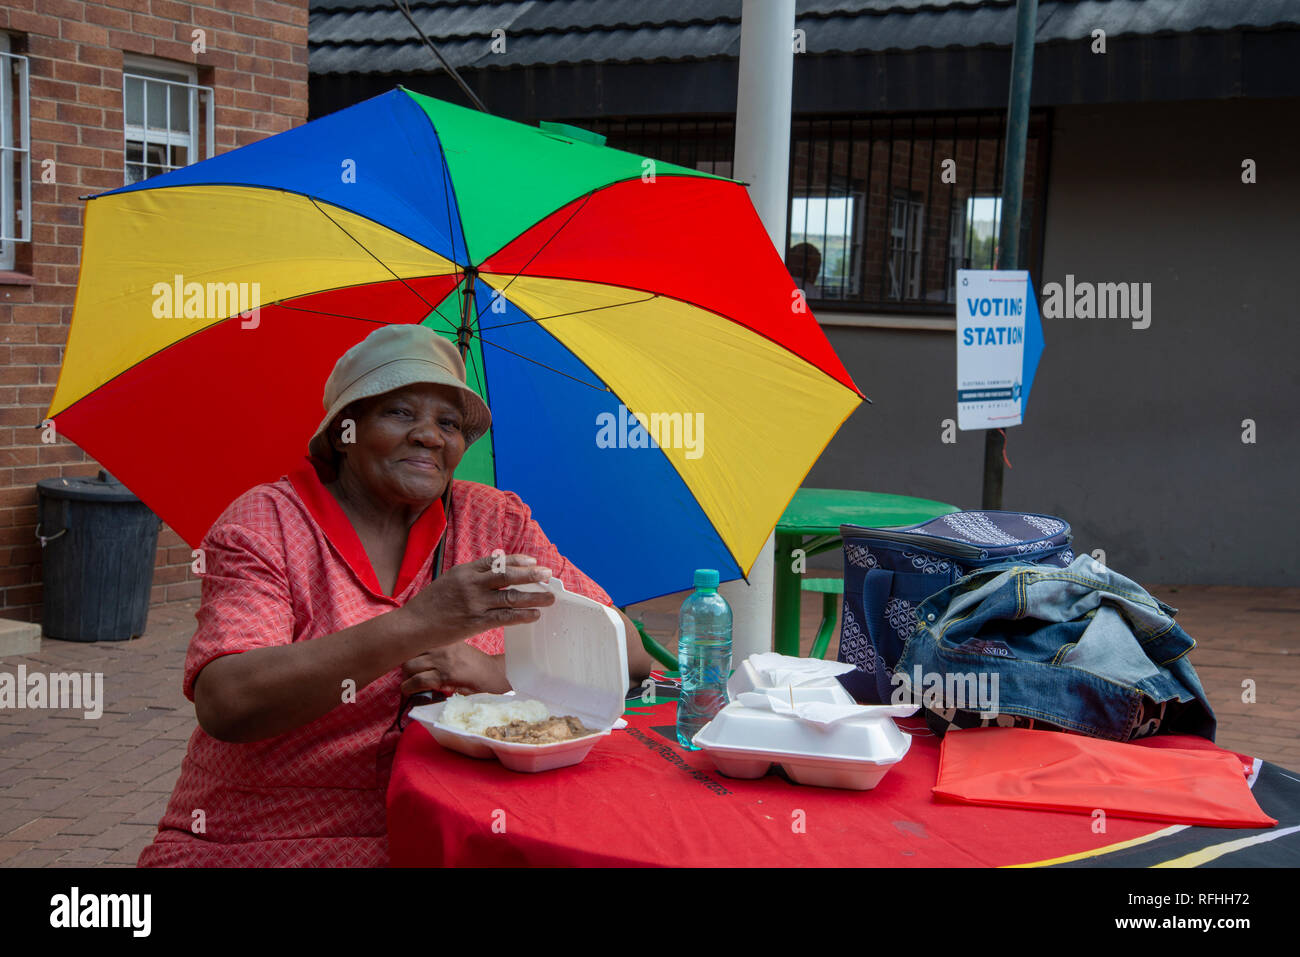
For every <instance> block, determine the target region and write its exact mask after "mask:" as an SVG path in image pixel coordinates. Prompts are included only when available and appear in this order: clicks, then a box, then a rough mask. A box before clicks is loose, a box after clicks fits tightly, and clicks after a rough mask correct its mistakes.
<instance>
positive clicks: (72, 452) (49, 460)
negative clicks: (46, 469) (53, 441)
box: [39, 445, 86, 465]
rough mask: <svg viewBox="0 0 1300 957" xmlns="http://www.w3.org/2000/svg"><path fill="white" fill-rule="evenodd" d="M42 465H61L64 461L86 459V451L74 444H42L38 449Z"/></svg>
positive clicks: (81, 460)
mask: <svg viewBox="0 0 1300 957" xmlns="http://www.w3.org/2000/svg"><path fill="white" fill-rule="evenodd" d="M39 457H40V463H41V464H42V465H61V464H63V463H65V462H76V463H81V462H85V461H86V453H85V452H83V451H82V450H81V449H79V448H77V447H76V446H75V445H42V446H41V447H40V449H39Z"/></svg>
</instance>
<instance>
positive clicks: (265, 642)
mask: <svg viewBox="0 0 1300 957" xmlns="http://www.w3.org/2000/svg"><path fill="white" fill-rule="evenodd" d="M325 408H326V410H327V411H326V415H325V418H324V420H323V421H322V422H321V425H320V428H319V429H318V430H317V432H316V434H315V435H314V436H313V437H312V440H311V442H310V443H309V446H308V450H309V452H310V453H311V454H310V456H309V457H308V459H307V460H306V461H305V462H304V465H303V467H301V468H300V469H299V470H297V471H295V472H294V473H293V474H291V475H289V476H286V477H284V478H281V479H280V480H279V481H278V482H272V483H268V484H265V485H259V486H257V487H255V488H253V489H251V490H250V491H248V492H246V493H245V494H244V495H242V496H240V497H239V498H238V499H236V500H235V502H233V503H232V504H231V505H230V507H229V508H228V509H226V511H225V513H224V514H222V516H221V517H220V518H219V519H217V521H216V522H215V523H214V524H213V526H212V528H211V529H210V530H209V532H208V534H207V536H206V537H205V538H204V540H203V543H202V549H203V555H204V560H205V565H206V570H205V573H204V576H203V599H202V604H201V605H200V607H199V611H198V616H197V617H198V630H197V631H196V632H195V634H194V637H193V639H192V640H191V642H190V647H189V653H188V655H187V657H186V661H185V678H184V691H185V695H186V697H188V698H190V699H191V700H192V701H193V702H194V710H195V712H196V714H197V717H198V721H199V728H198V729H196V730H195V732H194V734H193V736H192V737H191V738H190V743H189V751H188V753H187V755H186V757H185V761H184V763H183V765H182V767H181V775H180V778H179V780H178V781H177V782H176V789H175V791H174V792H173V793H172V797H171V801H170V802H169V803H168V806H167V810H166V812H165V813H164V815H163V818H162V821H161V823H160V824H159V828H158V834H157V837H156V838H155V840H154V843H153V844H151V845H150V846H149V847H147V848H145V850H144V851H143V853H141V855H140V860H139V864H140V865H141V866H168V865H171V866H205V865H206V866H258V865H271V866H296V865H361V866H377V865H379V866H381V865H384V864H386V863H387V862H388V845H387V837H386V834H385V821H384V796H385V791H386V789H387V785H388V777H389V771H390V769H391V764H392V758H393V752H394V751H395V750H396V747H397V741H398V737H399V736H400V730H399V722H398V721H397V720H396V719H397V718H398V716H399V714H400V713H401V711H402V708H403V704H404V702H406V700H407V698H408V696H410V695H411V694H414V693H417V692H420V691H426V690H434V691H442V692H452V691H466V692H468V691H494V692H500V691H507V690H509V687H510V686H509V683H508V682H507V681H506V677H505V663H504V658H503V656H502V654H501V652H502V649H503V632H502V628H503V626H506V625H513V624H519V623H522V622H527V621H536V620H537V619H538V618H539V617H540V615H541V610H540V607H541V606H544V605H549V604H551V603H553V602H554V600H555V599H554V596H553V595H550V594H546V593H539V592H527V591H519V590H516V589H514V588H512V587H510V586H513V585H519V584H524V583H528V582H537V581H544V580H546V579H548V578H550V577H552V576H554V577H557V578H559V579H561V580H562V581H563V582H564V584H565V587H566V588H568V589H569V590H570V591H576V592H579V593H581V594H583V595H586V596H588V597H590V598H593V599H596V600H597V601H600V602H603V603H605V604H607V605H611V604H612V602H611V601H610V599H609V596H608V595H607V594H605V592H604V591H603V590H602V589H601V588H600V586H599V585H597V584H596V583H595V582H593V581H592V580H591V579H590V578H588V577H587V576H586V575H584V574H583V573H582V572H581V571H579V570H578V569H577V568H576V567H574V566H573V565H572V564H571V563H569V562H567V561H566V560H565V559H564V558H563V556H561V555H560V553H559V552H558V551H557V550H556V549H555V547H554V546H553V545H552V544H551V543H550V542H549V541H548V540H547V538H546V536H545V535H544V534H543V533H542V530H541V528H540V527H538V525H537V523H536V522H535V521H533V520H532V518H531V517H530V513H529V510H528V507H527V506H526V505H524V503H523V502H521V501H520V500H519V498H518V496H516V495H514V494H513V493H510V492H504V491H499V490H497V489H494V488H491V487H489V486H485V485H479V484H477V483H474V482H465V481H454V480H453V479H452V473H453V472H454V471H455V469H456V466H457V464H458V463H459V462H460V460H461V457H462V456H463V455H464V454H465V450H466V448H467V447H468V446H469V445H471V444H472V443H473V442H474V441H475V440H476V439H478V438H479V437H480V436H482V435H483V433H484V432H486V431H487V429H488V426H489V425H490V424H491V415H490V413H489V412H488V408H487V406H486V405H484V403H483V401H482V400H481V399H480V398H479V397H478V395H477V394H475V393H474V391H473V390H471V389H469V388H468V387H467V386H466V385H465V367H464V364H463V363H462V361H461V358H460V355H459V354H458V353H457V351H456V349H455V347H454V346H452V345H451V343H449V342H448V341H447V340H445V339H443V338H441V337H440V336H438V335H436V334H435V333H433V332H432V331H431V330H429V329H428V328H426V327H424V326H418V325H393V326H384V327H381V328H380V329H378V330H376V331H375V332H373V333H371V334H370V335H369V336H368V337H367V338H366V339H365V340H364V341H362V342H361V343H359V344H358V345H356V346H354V347H353V348H352V349H350V350H348V352H347V353H345V354H344V356H343V357H342V358H341V359H340V360H339V362H338V364H337V365H336V366H335V368H334V371H333V373H332V374H331V375H330V377H329V380H328V382H327V383H326V385H325ZM493 553H495V554H496V556H497V561H496V563H495V570H494V560H493ZM503 557H504V562H503V561H502V558H503ZM503 564H504V568H502V565H503ZM624 625H625V628H626V631H627V638H628V663H629V671H630V674H629V678H631V679H633V680H636V679H639V678H641V677H644V676H645V675H646V674H648V672H649V670H650V659H649V657H648V656H647V655H646V654H645V652H644V650H643V649H642V648H641V645H640V642H639V641H637V640H636V635H637V632H636V629H635V628H634V627H633V626H632V624H631V622H629V621H627V619H626V617H625V618H624Z"/></svg>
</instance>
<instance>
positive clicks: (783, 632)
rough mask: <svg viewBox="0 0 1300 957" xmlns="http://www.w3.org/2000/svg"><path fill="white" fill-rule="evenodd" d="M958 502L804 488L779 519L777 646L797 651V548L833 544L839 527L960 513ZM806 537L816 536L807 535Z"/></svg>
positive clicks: (811, 551) (807, 553) (810, 550)
mask: <svg viewBox="0 0 1300 957" xmlns="http://www.w3.org/2000/svg"><path fill="white" fill-rule="evenodd" d="M956 511H959V509H958V508H957V507H956V506H955V505H948V504H946V503H944V502H935V501H932V500H930V499H925V498H911V497H910V496H907V495H888V494H885V493H883V492H858V491H853V490H850V489H834V488H801V489H799V491H798V492H796V493H795V496H794V498H793V499H791V501H790V504H789V505H787V506H786V509H785V511H784V512H783V513H782V515H781V519H780V521H778V522H777V523H776V542H775V556H774V561H775V568H774V571H773V577H772V592H773V604H774V605H775V609H776V625H775V632H774V637H773V648H774V650H776V651H777V652H778V653H780V654H783V655H793V656H795V657H798V655H799V610H800V606H801V601H802V596H801V594H800V589H799V576H800V573H799V572H797V571H795V570H794V565H795V556H794V550H795V549H797V548H798V549H802V550H803V553H804V557H805V558H810V557H811V556H813V555H816V554H817V553H818V552H824V551H826V550H827V549H830V548H835V547H837V546H838V545H839V543H840V525H866V526H869V527H871V528H887V527H889V526H892V525H915V524H916V523H918V522H928V521H929V520H930V519H932V518H938V517H939V516H940V515H947V514H948V513H949V512H956ZM805 536H812V537H811V538H808V539H805Z"/></svg>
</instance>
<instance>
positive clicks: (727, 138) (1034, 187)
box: [565, 110, 1047, 319]
mask: <svg viewBox="0 0 1300 957" xmlns="http://www.w3.org/2000/svg"><path fill="white" fill-rule="evenodd" d="M565 122H568V123H572V124H573V125H574V126H579V127H582V128H584V129H589V130H593V131H594V132H598V133H603V134H604V135H605V136H606V138H607V142H608V143H609V145H610V146H612V147H615V148H616V149H621V150H627V151H629V152H632V153H637V154H639V155H642V156H650V157H654V158H655V159H660V160H664V161H666V162H671V163H677V164H679V165H681V166H689V167H692V168H694V169H698V170H704V171H706V172H710V173H717V174H719V175H722V176H731V175H732V158H733V157H732V154H733V151H734V149H735V124H734V122H732V121H731V120H729V119H726V120H724V119H718V120H713V119H700V118H664V117H661V118H657V119H646V120H640V119H632V118H628V117H624V118H617V119H591V118H583V117H578V118H573V119H568V120H565ZM1004 124H1005V113H1004V111H1001V110H990V111H988V112H984V113H964V114H960V115H943V116H869V115H863V116H852V117H850V116H843V115H837V116H831V117H807V116H796V117H795V118H794V121H793V123H792V124H791V136H790V183H789V189H790V216H789V226H788V238H787V244H786V267H787V268H788V269H789V270H790V273H791V275H792V276H794V279H795V282H796V283H797V284H798V285H799V286H800V287H801V288H803V289H804V291H805V294H806V295H807V297H808V300H809V302H810V303H811V304H812V305H813V311H814V313H815V314H816V315H818V316H822V315H824V314H826V313H828V312H836V311H841V312H855V313H868V314H870V313H879V314H882V315H884V316H886V317H888V318H891V319H892V318H894V317H898V316H904V317H906V316H912V315H915V316H917V317H919V318H928V317H940V316H941V317H944V318H947V319H951V318H952V316H953V306H952V303H954V302H955V301H956V290H955V279H956V274H957V270H958V269H959V268H963V269H964V268H971V269H983V268H992V266H993V256H994V252H995V247H996V243H997V238H998V219H999V212H1000V205H1001V200H1000V198H999V197H1000V195H1001V192H1002V150H1003V143H1004V132H1003V129H1004ZM1046 147H1047V114H1046V113H1045V112H1042V111H1038V112H1034V113H1031V115H1030V120H1029V137H1028V141H1027V143H1026V149H1025V185H1024V199H1023V203H1022V207H1021V208H1022V219H1021V234H1020V248H1021V250H1022V251H1023V254H1024V260H1025V262H1026V263H1027V264H1028V268H1029V269H1030V270H1031V271H1032V272H1035V273H1036V272H1037V271H1038V270H1039V268H1040V264H1039V256H1040V255H1041V236H1042V221H1041V220H1042V216H1041V211H1042V209H1043V203H1042V197H1043V196H1044V195H1045V190H1046V174H1047V165H1046V153H1047V150H1046Z"/></svg>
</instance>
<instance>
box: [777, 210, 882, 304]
mask: <svg viewBox="0 0 1300 957" xmlns="http://www.w3.org/2000/svg"><path fill="white" fill-rule="evenodd" d="M864 199H865V197H864V196H863V194H862V193H860V192H849V191H847V189H846V188H845V187H843V186H837V187H833V188H832V189H830V190H829V191H827V192H825V193H822V194H820V195H811V194H805V195H802V196H795V197H793V198H792V199H791V201H790V244H789V246H788V247H787V254H786V266H787V267H788V268H789V269H790V275H792V276H793V277H794V281H795V282H796V283H797V284H798V285H799V286H800V288H802V289H803V290H804V292H805V293H807V295H808V298H809V299H845V298H851V297H853V296H856V295H857V294H858V292H859V290H860V289H861V285H862V270H861V263H862V228H863V222H864V220H865V217H864V216H863V207H864ZM808 247H811V248H812V250H813V252H808V251H807V250H808Z"/></svg>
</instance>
